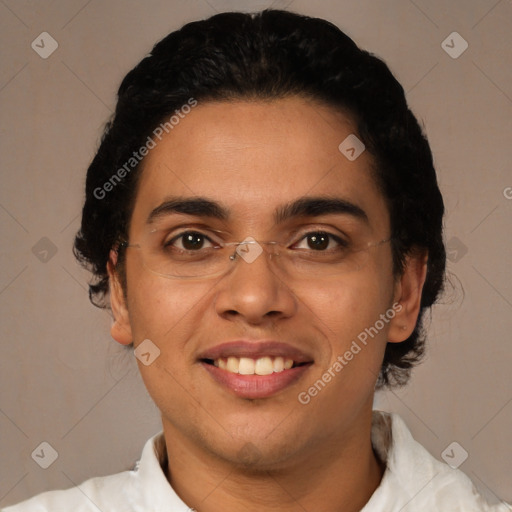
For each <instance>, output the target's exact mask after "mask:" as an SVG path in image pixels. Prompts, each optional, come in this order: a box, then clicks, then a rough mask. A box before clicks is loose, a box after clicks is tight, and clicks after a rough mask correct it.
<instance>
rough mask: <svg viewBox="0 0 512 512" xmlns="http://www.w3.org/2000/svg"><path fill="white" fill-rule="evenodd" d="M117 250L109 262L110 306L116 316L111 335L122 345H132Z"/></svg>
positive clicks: (113, 252)
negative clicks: (118, 267)
mask: <svg viewBox="0 0 512 512" xmlns="http://www.w3.org/2000/svg"><path fill="white" fill-rule="evenodd" d="M116 263H117V252H116V251H114V250H113V249H112V250H111V251H110V256H109V259H108V262H107V272H108V279H109V281H108V282H109V289H110V307H111V308H112V314H113V316H114V323H113V324H112V327H111V328H110V335H111V336H112V338H114V339H115V340H116V341H117V342H118V343H121V345H130V344H131V343H132V341H133V337H132V329H131V325H130V316H129V314H128V309H127V307H126V301H125V297H124V292H123V286H122V284H121V281H120V278H119V274H118V272H117V271H116Z"/></svg>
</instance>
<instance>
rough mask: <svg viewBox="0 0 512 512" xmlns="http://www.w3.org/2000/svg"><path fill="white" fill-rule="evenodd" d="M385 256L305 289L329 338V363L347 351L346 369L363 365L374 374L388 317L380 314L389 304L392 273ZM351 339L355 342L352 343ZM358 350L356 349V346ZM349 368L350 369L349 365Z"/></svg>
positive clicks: (312, 307)
mask: <svg viewBox="0 0 512 512" xmlns="http://www.w3.org/2000/svg"><path fill="white" fill-rule="evenodd" d="M388 268H389V269H391V266H390V262H388V261H387V258H386V259H383V261H376V262H375V263H374V264H373V265H370V266H368V267H366V268H365V269H364V270H365V271H364V272H357V273H353V274H347V275H345V276H343V277H340V278H339V279H337V280H335V281H334V280H333V281H332V282H329V283H325V285H324V286H322V287H318V288H317V289H316V291H314V292H312V291H311V289H310V290H309V292H308V295H307V298H306V299H305V300H304V302H305V303H306V306H307V308H308V309H310V310H311V311H312V312H313V314H314V316H316V318H317V320H318V324H319V325H320V326H321V328H322V330H323V333H324V334H325V336H326V338H328V340H329V345H330V354H329V359H330V360H329V362H328V363H327V362H326V361H322V364H323V365H327V364H328V365H332V363H333V361H335V360H337V358H338V357H339V356H343V355H344V354H345V353H346V352H347V351H352V352H353V354H352V355H351V354H347V355H348V358H350V364H347V370H350V371H353V369H355V368H360V367H361V366H367V367H369V368H370V370H371V371H374V372H376V373H378V371H379V368H380V364H381V361H382V357H383V352H384V349H385V346H386V342H387V331H388V328H389V318H388V317H385V318H384V321H382V320H381V318H382V316H381V315H386V312H388V310H389V309H390V307H391V302H390V301H391V298H392V294H393V276H392V273H391V270H389V272H387V271H384V269H388ZM354 342H355V345H354ZM358 346H359V348H360V350H359V348H358ZM349 367H350V368H349Z"/></svg>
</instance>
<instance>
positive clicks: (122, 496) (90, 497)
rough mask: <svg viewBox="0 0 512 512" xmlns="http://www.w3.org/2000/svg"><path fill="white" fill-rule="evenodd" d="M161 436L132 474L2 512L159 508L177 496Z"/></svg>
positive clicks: (105, 511)
mask: <svg viewBox="0 0 512 512" xmlns="http://www.w3.org/2000/svg"><path fill="white" fill-rule="evenodd" d="M161 438H163V436H162V435H161V434H157V435H155V436H153V437H152V438H150V439H149V440H148V441H147V442H146V444H145V446H144V449H143V451H142V455H141V458H140V461H139V462H138V463H137V465H136V467H135V468H134V469H133V470H132V471H123V472H121V473H117V474H114V475H109V476H104V477H96V478H91V479H90V480H86V481H85V482H83V483H82V484H80V485H78V486H76V487H72V488H71V489H67V490H58V491H49V492H44V493H42V494H39V495H37V496H35V497H33V498H31V499H29V500H26V501H23V502H21V503H19V504H17V505H14V506H11V507H7V508H5V509H2V512H70V511H72V512H89V511H91V512H98V511H99V510H101V512H128V511H139V510H140V511H146V510H151V509H155V510H156V509H158V506H155V503H157V502H162V501H169V498H171V502H172V499H173V498H174V493H173V491H172V489H171V487H170V485H169V484H168V482H167V479H166V478H165V475H164V474H163V471H162V469H161V466H160V461H159V457H160V455H161V453H160V452H161V450H159V446H160V445H161Z"/></svg>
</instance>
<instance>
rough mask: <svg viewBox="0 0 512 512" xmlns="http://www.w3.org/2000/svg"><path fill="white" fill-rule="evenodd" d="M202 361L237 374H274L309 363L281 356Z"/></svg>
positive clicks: (233, 357) (220, 358) (224, 358)
mask: <svg viewBox="0 0 512 512" xmlns="http://www.w3.org/2000/svg"><path fill="white" fill-rule="evenodd" d="M202 362H204V363H206V364H209V365H212V366H215V367H217V368H219V369H221V370H225V371H226V372H228V373H234V374H237V375H272V374H274V373H281V372H284V371H285V370H290V369H292V368H297V367H299V366H304V365H307V364H309V363H305V362H304V363H300V362H295V361H294V360H293V359H290V358H286V357H281V356H277V357H272V356H263V357H258V358H251V357H235V356H229V357H219V358H218V359H203V360H202Z"/></svg>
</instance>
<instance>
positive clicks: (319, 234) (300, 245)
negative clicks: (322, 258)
mask: <svg viewBox="0 0 512 512" xmlns="http://www.w3.org/2000/svg"><path fill="white" fill-rule="evenodd" d="M346 247H347V243H346V242H345V241H344V240H343V239H342V238H340V237H339V236H336V235H333V234H332V233H328V232H326V231H311V232H310V233H306V234H305V235H304V236H303V237H302V238H301V239H300V241H299V242H297V244H295V247H294V248H296V249H301V250H312V251H318V252H322V251H326V250H328V249H344V248H346Z"/></svg>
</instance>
